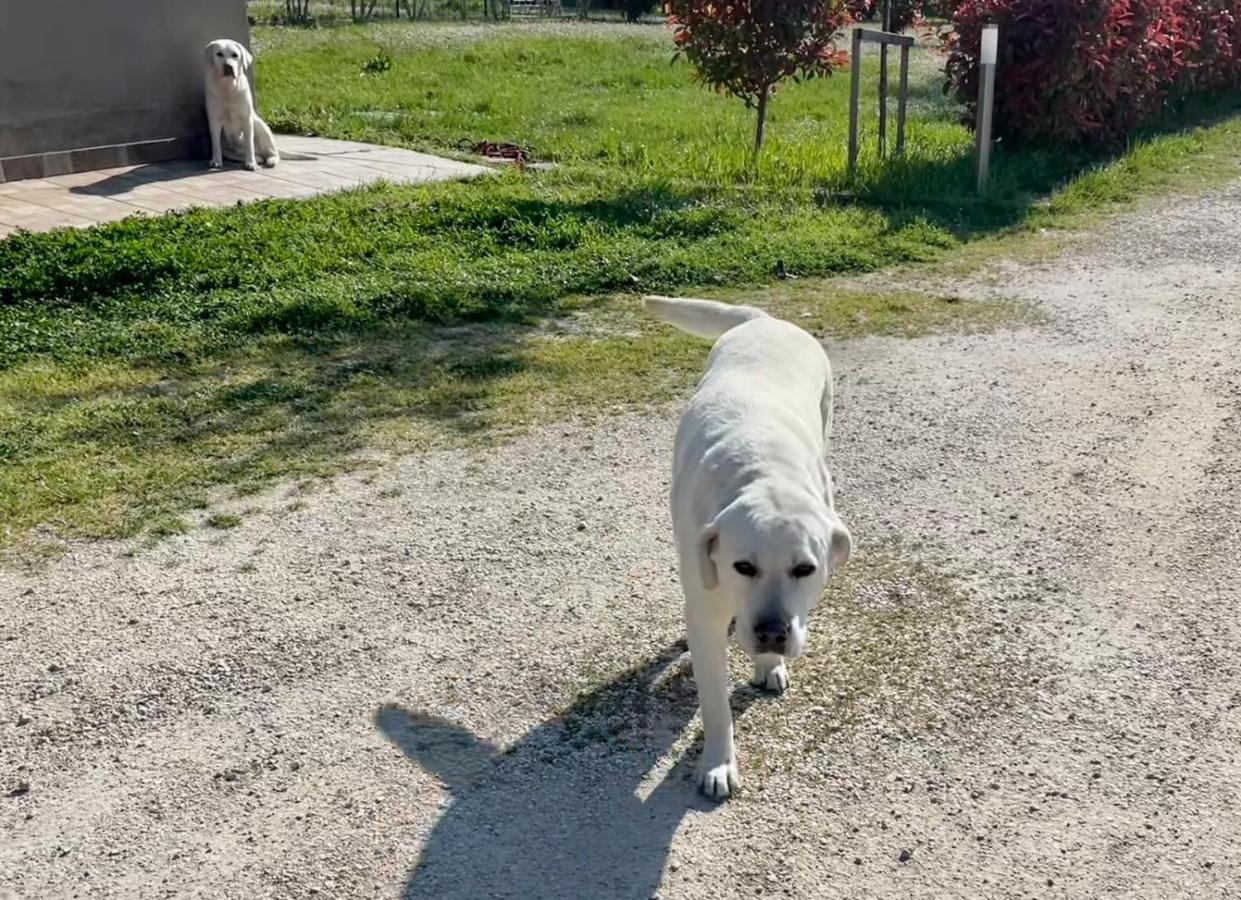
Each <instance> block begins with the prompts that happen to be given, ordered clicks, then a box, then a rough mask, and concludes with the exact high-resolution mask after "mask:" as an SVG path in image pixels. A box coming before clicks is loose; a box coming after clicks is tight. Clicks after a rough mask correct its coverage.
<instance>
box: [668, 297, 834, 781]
mask: <svg viewBox="0 0 1241 900" xmlns="http://www.w3.org/2000/svg"><path fill="white" fill-rule="evenodd" d="M646 308H647V309H648V310H650V311H651V312H653V313H654V314H655V315H656V316H658V317H659V318H661V319H663V320H664V321H666V322H670V323H671V324H673V325H676V326H677V327H678V328H681V329H682V330H684V331H688V332H690V333H691V334H695V335H698V336H699V337H704V338H708V339H717V338H718V340H716V344H715V346H714V348H712V350H711V355H710V357H708V359H707V371H706V374H705V375H704V376H703V378H702V381H701V382H700V383H699V385H698V389H697V391H696V392H695V393H694V396H693V398H692V399H691V400H690V402H689V406H688V407H687V408H686V410H685V412H684V414H683V415H682V417H681V423H680V427H679V428H678V429H677V436H676V448H675V454H674V459H673V471H672V520H673V531H674V533H675V535H676V542H677V550H678V553H679V555H680V563H681V586H682V589H683V590H684V592H685V620H686V628H687V635H688V638H689V649H690V654H691V656H692V658H693V666H694V680H695V682H696V683H697V685H698V702H699V705H700V707H701V709H702V725H703V733H704V746H703V755H702V761H701V764H700V766H699V772H698V786H699V788H700V789H701V790H702V792H703V793H704V794H706V795H707V796H708V797H713V798H717V799H722V798H724V797H727V796H728V795H729V794H731V793H733V792H735V791H736V790H737V788H738V787H739V786H740V780H739V778H738V775H737V754H736V749H735V747H734V745H733V722H732V711H731V710H730V709H729V698H728V694H729V688H728V636H729V631H730V626H731V625H732V624H733V623H735V625H736V636H737V641H738V643H739V644H740V645H741V647H742V648H743V649H744V650H745V651H746V653H748V654H749V655H750V657H751V658H752V659H753V660H754V683H755V684H757V685H761V686H763V687H766V688H767V689H768V690H771V691H775V692H781V691H783V690H784V689H785V688H787V687H788V683H789V676H788V670H787V669H786V668H785V660H786V659H793V658H796V657H797V656H799V655H800V654H801V653H802V651H803V649H804V648H805V643H806V620H807V616H808V614H809V613H810V610H811V609H812V608H813V607H814V605H815V604H816V603H817V602H818V601H819V598H820V597H822V595H823V590H824V587H825V586H826V583H827V579H828V576H829V575H830V574H831V572H832V570H833V569H835V568H836V567H837V566H839V565H841V564H842V563H844V562H845V561H846V560H848V558H849V553H850V551H851V549H852V541H851V538H850V536H849V530H848V529H847V528H845V526H844V525H843V524H842V523H841V521H840V519H839V518H838V517H837V515H836V510H835V506H834V504H833V501H832V478H831V475H830V474H829V473H828V471H827V465H826V463H825V462H824V450H825V447H826V442H827V438H828V436H829V434H830V432H831V420H832V369H831V364H830V363H829V362H828V359H827V354H826V352H824V350H823V347H822V346H821V345H820V344H819V342H818V341H817V340H815V339H814V338H813V337H811V336H810V335H809V334H807V333H806V332H805V331H803V330H802V329H800V328H798V327H797V326H796V325H792V324H790V323H788V322H782V321H780V320H779V319H775V318H772V317H771V316H769V315H767V314H766V313H764V312H763V311H761V310H758V309H754V308H752V307H747V306H728V305H726V304H723V303H714V302H711V301H707V300H676V299H672V298H668V297H647V298H646Z"/></svg>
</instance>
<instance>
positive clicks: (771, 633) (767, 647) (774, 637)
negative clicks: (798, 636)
mask: <svg viewBox="0 0 1241 900" xmlns="http://www.w3.org/2000/svg"><path fill="white" fill-rule="evenodd" d="M754 638H755V640H757V641H758V649H759V650H764V651H766V652H768V653H783V652H784V645H785V644H786V643H788V639H789V626H788V623H787V622H785V621H783V620H781V619H761V620H759V621H758V622H756V623H755V625H754Z"/></svg>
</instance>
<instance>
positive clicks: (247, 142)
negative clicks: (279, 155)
mask: <svg viewBox="0 0 1241 900" xmlns="http://www.w3.org/2000/svg"><path fill="white" fill-rule="evenodd" d="M254 119H255V117H254V116H250V118H248V119H246V123H245V125H244V126H243V127H244V129H245V130H244V131H242V133H241V146H242V148H243V149H244V150H245V153H246V161H245V162H244V163H243V164H242V165H244V166H245V167H246V168H247V169H249V170H250V171H251V172H253V171H254V170H255V169H257V168H258V167H259V165H258V162H257V160H255V158H254Z"/></svg>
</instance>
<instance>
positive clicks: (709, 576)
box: [698, 520, 720, 591]
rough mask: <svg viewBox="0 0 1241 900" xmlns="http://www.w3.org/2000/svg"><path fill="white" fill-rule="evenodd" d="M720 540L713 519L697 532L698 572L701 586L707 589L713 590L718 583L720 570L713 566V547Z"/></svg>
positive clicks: (717, 526) (717, 527)
mask: <svg viewBox="0 0 1241 900" xmlns="http://www.w3.org/2000/svg"><path fill="white" fill-rule="evenodd" d="M719 541H720V527H719V525H717V524H716V521H715V520H712V521H711V522H708V523H707V524H706V525H705V526H704V527H703V529H702V531H700V532H698V574H699V576H700V577H701V578H702V586H703V587H704V588H706V589H707V590H709V591H713V590H715V589H716V588H717V587H719V584H720V572H719V569H717V568H716V566H715V556H714V554H715V548H716V546H717V545H718V544H719Z"/></svg>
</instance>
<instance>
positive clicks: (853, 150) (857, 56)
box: [849, 28, 862, 178]
mask: <svg viewBox="0 0 1241 900" xmlns="http://www.w3.org/2000/svg"><path fill="white" fill-rule="evenodd" d="M850 68H851V70H852V78H853V80H852V82H851V83H850V86H849V177H850V178H857V156H858V132H857V129H858V101H859V99H860V94H861V90H862V30H861V29H860V28H855V29H853V59H852V65H851V67H850Z"/></svg>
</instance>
